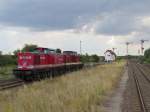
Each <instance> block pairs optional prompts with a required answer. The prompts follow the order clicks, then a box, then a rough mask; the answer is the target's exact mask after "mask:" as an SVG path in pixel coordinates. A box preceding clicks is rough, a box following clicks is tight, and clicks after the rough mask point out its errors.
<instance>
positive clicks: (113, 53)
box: [105, 50, 117, 56]
mask: <svg viewBox="0 0 150 112" xmlns="http://www.w3.org/2000/svg"><path fill="white" fill-rule="evenodd" d="M106 52H110V53H111V54H112V55H115V56H117V55H116V53H115V52H113V51H112V50H107V51H106ZM106 52H105V53H106Z"/></svg>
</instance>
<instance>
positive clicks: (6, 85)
mask: <svg viewBox="0 0 150 112" xmlns="http://www.w3.org/2000/svg"><path fill="white" fill-rule="evenodd" d="M22 85H24V82H23V81H22V80H20V79H16V78H10V79H0V91H2V90H6V89H10V88H15V87H18V86H22Z"/></svg>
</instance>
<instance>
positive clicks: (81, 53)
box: [80, 40, 82, 55]
mask: <svg viewBox="0 0 150 112" xmlns="http://www.w3.org/2000/svg"><path fill="white" fill-rule="evenodd" d="M80 55H82V41H81V40H80Z"/></svg>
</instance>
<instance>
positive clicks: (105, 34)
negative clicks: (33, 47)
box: [0, 0, 150, 54]
mask: <svg viewBox="0 0 150 112" xmlns="http://www.w3.org/2000/svg"><path fill="white" fill-rule="evenodd" d="M149 6H150V1H149V0H132V1H131V0H11V1H10V0H1V1H0V38H1V40H2V41H1V42H0V44H1V45H0V50H1V49H2V50H3V51H6V50H7V51H13V50H14V49H16V48H20V47H22V46H23V44H24V43H33V44H34V43H35V44H38V45H40V46H45V47H52V48H53V47H54V48H56V47H60V48H63V49H72V50H78V51H79V41H80V40H83V45H84V46H83V48H84V52H90V53H99V52H101V54H103V51H104V50H105V49H108V48H109V49H111V48H112V47H118V48H119V49H118V50H120V51H121V52H122V53H121V54H125V51H123V50H122V49H125V45H124V43H125V42H126V41H133V42H135V43H136V44H137V45H139V40H141V39H150V37H149V35H150V33H149V32H150V30H149V29H150V19H149V18H150V13H149V10H150V7H149ZM6 44H8V45H6ZM74 46H75V47H74ZM91 46H92V47H91ZM132 51H133V52H134V53H135V54H136V52H135V51H134V50H132Z"/></svg>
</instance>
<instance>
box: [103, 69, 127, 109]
mask: <svg viewBox="0 0 150 112" xmlns="http://www.w3.org/2000/svg"><path fill="white" fill-rule="evenodd" d="M127 80H128V68H127V67H125V72H124V74H123V76H122V78H121V80H120V82H119V85H118V87H117V89H116V90H115V91H114V92H113V94H112V95H111V96H110V97H109V98H108V101H107V102H106V104H105V107H104V111H105V112H122V106H121V105H122V103H123V99H124V98H123V96H124V92H125V89H126V85H127Z"/></svg>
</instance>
